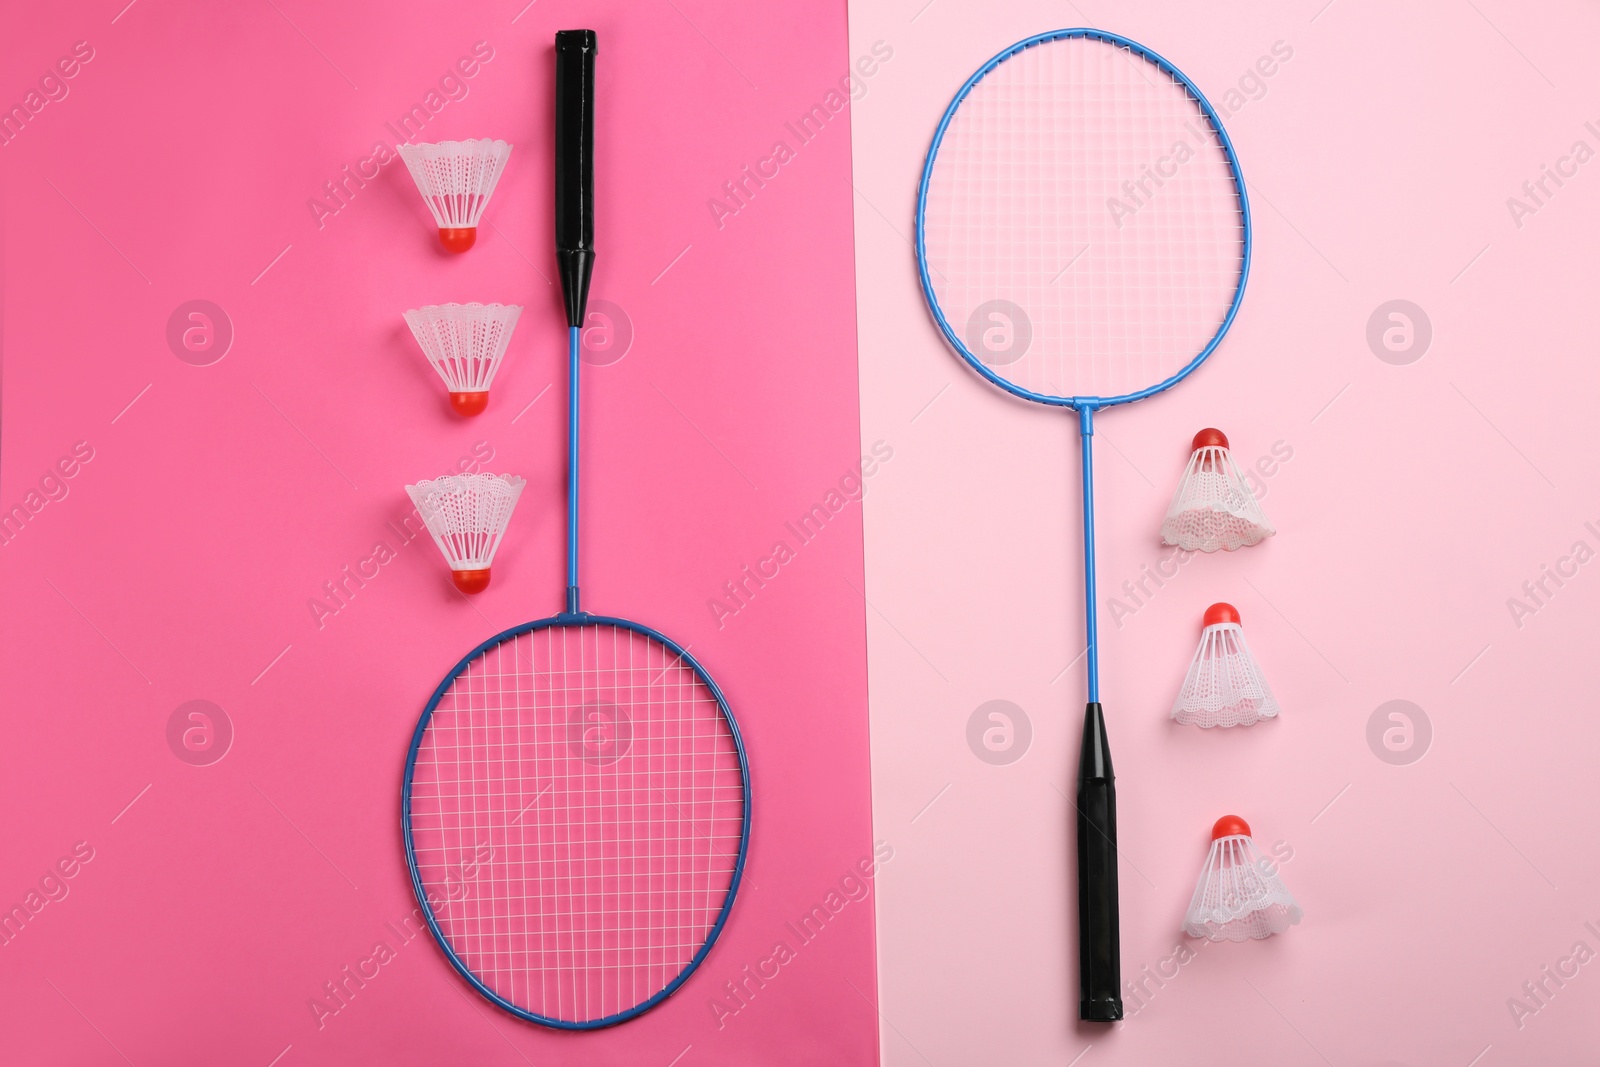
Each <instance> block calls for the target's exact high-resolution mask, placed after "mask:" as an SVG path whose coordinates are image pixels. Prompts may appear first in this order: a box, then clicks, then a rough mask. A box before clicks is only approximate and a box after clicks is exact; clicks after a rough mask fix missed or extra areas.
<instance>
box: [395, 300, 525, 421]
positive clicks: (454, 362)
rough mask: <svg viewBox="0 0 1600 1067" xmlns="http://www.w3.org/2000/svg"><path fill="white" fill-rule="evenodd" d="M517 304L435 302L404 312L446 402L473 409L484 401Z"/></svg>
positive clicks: (469, 412)
mask: <svg viewBox="0 0 1600 1067" xmlns="http://www.w3.org/2000/svg"><path fill="white" fill-rule="evenodd" d="M521 314H522V308H521V307H519V306H518V305H516V304H476V303H474V304H435V305H432V306H430V307H425V308H416V309H414V310H412V311H408V312H406V315H405V318H406V325H407V326H409V327H411V336H413V337H415V338H416V339H417V344H419V345H421V346H422V354H423V355H425V356H427V357H428V362H429V363H432V364H433V369H434V370H436V371H438V372H439V377H441V378H443V379H444V384H445V386H446V387H448V388H449V390H450V406H451V407H453V408H455V409H456V411H457V412H458V413H459V414H462V415H476V414H478V413H479V412H480V411H482V410H483V409H484V408H486V407H488V405H489V384H490V383H491V382H493V381H494V372H495V371H496V370H498V369H499V367H500V360H501V359H503V358H504V357H505V354H506V346H507V345H509V344H510V343H511V331H513V330H515V329H516V328H517V316H518V315H521Z"/></svg>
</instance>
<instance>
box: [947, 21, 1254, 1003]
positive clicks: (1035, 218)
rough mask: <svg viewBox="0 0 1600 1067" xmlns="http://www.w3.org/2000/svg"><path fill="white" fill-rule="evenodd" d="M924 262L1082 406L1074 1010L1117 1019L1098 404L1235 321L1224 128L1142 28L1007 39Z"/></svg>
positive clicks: (969, 87)
mask: <svg viewBox="0 0 1600 1067" xmlns="http://www.w3.org/2000/svg"><path fill="white" fill-rule="evenodd" d="M916 247H917V266H918V270H919V272H920V274H921V279H922V290H923V293H924V294H925V295H926V297H927V300H928V306H929V308H930V309H931V310H932V312H933V317H934V320H935V321H936V322H937V323H938V325H939V329H940V330H941V331H942V332H943V333H944V336H945V338H946V339H947V340H948V341H949V342H950V344H951V346H952V347H954V348H955V350H956V352H957V353H959V354H960V355H961V357H962V358H963V359H965V360H966V361H967V363H968V364H970V365H971V366H972V368H973V369H974V370H976V371H977V372H978V373H979V374H980V375H982V376H983V377H984V378H985V379H986V380H987V381H989V382H990V383H992V384H994V385H997V386H999V387H1000V388H1001V389H1004V390H1005V391H1006V392H1008V393H1010V394H1012V395H1013V396H1017V397H1021V398H1023V399H1025V400H1032V401H1035V402H1038V403H1041V404H1051V405H1054V406H1057V407H1064V408H1070V409H1072V410H1073V411H1076V412H1077V414H1078V428H1079V436H1080V440H1081V442H1082V447H1081V450H1080V453H1081V460H1082V469H1083V474H1082V488H1083V568H1084V619H1085V631H1086V638H1087V652H1086V659H1087V672H1088V704H1087V707H1086V708H1085V712H1084V725H1083V750H1082V756H1081V761H1080V764H1079V769H1078V789H1077V823H1078V841H1077V848H1078V955H1079V990H1080V1003H1079V1014H1080V1017H1081V1018H1083V1019H1088V1020H1098V1021H1111V1020H1116V1019H1120V1018H1122V997H1121V984H1122V979H1121V960H1120V943H1119V941H1120V938H1119V916H1118V907H1117V811H1116V789H1115V786H1114V782H1113V776H1112V771H1111V749H1110V745H1109V743H1108V741H1107V738H1106V724H1105V715H1104V712H1103V710H1102V708H1101V705H1100V659H1099V642H1098V638H1097V624H1096V617H1095V560H1094V464H1093V447H1092V446H1093V441H1094V438H1093V434H1094V417H1095V414H1096V413H1097V412H1099V411H1101V410H1102V409H1104V408H1108V407H1113V406H1115V405H1118V404H1128V403H1132V402H1133V401H1136V400H1143V399H1145V398H1147V397H1150V396H1153V395H1155V394H1156V393H1159V392H1161V391H1162V390H1165V389H1169V388H1171V387H1172V386H1174V385H1176V384H1178V383H1179V382H1181V381H1182V380H1183V379H1184V378H1186V377H1188V376H1189V374H1191V373H1192V372H1193V371H1194V369H1195V368H1196V367H1198V366H1199V365H1200V364H1201V363H1202V362H1204V361H1205V359H1206V357H1207V356H1209V355H1210V354H1211V353H1212V351H1213V350H1214V349H1215V348H1216V347H1217V344H1218V343H1219V342H1220V341H1221V340H1222V337H1223V335H1224V334H1226V333H1227V332H1228V327H1229V326H1230V325H1231V324H1232V322H1233V318H1234V315H1235V313H1236V312H1237V311H1238V309H1239V301H1240V300H1241V299H1242V297H1243V296H1244V285H1245V277H1246V275H1247V274H1248V273H1249V268H1250V212H1249V206H1248V204H1247V203H1246V200H1245V189H1244V180H1243V178H1242V177H1241V175H1240V173H1239V163H1238V160H1237V159H1235V158H1234V153H1233V146H1232V145H1231V144H1230V142H1229V141H1228V136H1227V134H1226V133H1225V132H1224V131H1223V129H1222V123H1221V121H1220V120H1219V119H1218V118H1217V115H1216V112H1215V111H1214V110H1213V109H1212V107H1211V105H1210V104H1209V103H1207V102H1206V99H1205V97H1204V96H1202V95H1201V93H1200V90H1198V89H1197V88H1195V86H1194V83H1193V82H1191V81H1190V80H1189V79H1188V78H1187V77H1185V76H1184V75H1183V74H1181V73H1180V72H1179V71H1178V70H1177V69H1176V68H1175V67H1173V66H1172V64H1170V63H1168V62H1167V61H1166V60H1165V59H1163V58H1161V57H1160V56H1158V55H1156V54H1155V53H1154V52H1152V51H1150V50H1149V49H1148V48H1145V47H1144V46H1142V45H1139V44H1136V43H1134V42H1133V41H1130V40H1128V39H1126V38H1124V37H1118V36H1116V35H1115V34H1110V33H1103V32H1101V31H1098V30H1089V29H1069V30H1058V31H1055V32H1053V33H1046V34H1040V35H1039V36H1036V37H1030V38H1028V39H1027V40H1024V41H1020V42H1018V43H1017V44H1015V45H1012V46H1011V47H1010V48H1007V49H1006V50H1005V51H1003V52H1001V53H1000V54H999V55H997V56H995V57H994V58H993V59H991V60H989V61H988V62H987V63H985V64H984V65H983V66H982V67H980V68H979V69H978V71H977V73H975V74H974V75H972V77H970V78H968V79H967V81H966V84H964V85H962V87H961V89H960V91H959V92H957V93H956V95H955V99H954V100H952V101H951V102H950V106H949V108H947V109H946V111H945V113H944V117H943V118H942V119H941V120H940V122H939V126H938V129H937V130H936V131H935V132H934V135H933V144H932V146H931V147H930V148H929V149H928V157H927V163H926V165H925V166H924V167H923V171H922V181H921V185H920V188H919V189H918V194H917V220H916Z"/></svg>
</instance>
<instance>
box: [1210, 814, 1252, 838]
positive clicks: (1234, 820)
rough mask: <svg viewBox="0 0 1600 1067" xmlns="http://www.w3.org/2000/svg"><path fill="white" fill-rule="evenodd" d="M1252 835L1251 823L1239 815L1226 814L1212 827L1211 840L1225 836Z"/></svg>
mask: <svg viewBox="0 0 1600 1067" xmlns="http://www.w3.org/2000/svg"><path fill="white" fill-rule="evenodd" d="M1240 835H1243V836H1245V837H1249V836H1250V824H1249V823H1247V822H1245V821H1244V820H1243V819H1241V818H1239V816H1237V815H1224V816H1223V817H1222V818H1220V819H1218V820H1217V822H1216V825H1214V826H1213V827H1211V840H1213V841H1216V840H1218V839H1219V838H1223V837H1238V836H1240Z"/></svg>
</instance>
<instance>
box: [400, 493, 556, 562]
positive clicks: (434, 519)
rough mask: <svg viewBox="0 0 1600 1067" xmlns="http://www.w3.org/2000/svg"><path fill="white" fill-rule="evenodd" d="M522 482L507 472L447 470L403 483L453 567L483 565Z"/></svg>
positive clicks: (495, 545)
mask: <svg viewBox="0 0 1600 1067" xmlns="http://www.w3.org/2000/svg"><path fill="white" fill-rule="evenodd" d="M526 484H527V483H526V482H525V481H524V480H523V479H521V478H518V477H517V476H516V475H513V474H447V475H445V476H444V477H442V478H432V479H424V480H423V481H420V482H418V483H417V484H416V485H408V486H406V493H407V494H409V495H410V497H411V502H412V503H414V504H416V505H417V511H418V512H420V513H421V515H422V521H423V523H424V524H425V525H426V526H427V527H428V532H429V533H430V534H432V535H433V543H434V544H436V545H438V546H439V551H440V552H441V553H443V554H444V558H445V561H446V562H447V563H449V564H450V569H451V570H453V571H481V570H486V569H488V567H489V564H491V563H493V562H494V553H495V550H496V549H497V548H499V547H500V538H501V536H502V535H503V534H504V533H505V531H506V524H507V523H509V522H510V521H511V512H512V510H513V509H515V508H516V506H517V498H518V497H520V496H521V495H522V487H523V486H524V485H526Z"/></svg>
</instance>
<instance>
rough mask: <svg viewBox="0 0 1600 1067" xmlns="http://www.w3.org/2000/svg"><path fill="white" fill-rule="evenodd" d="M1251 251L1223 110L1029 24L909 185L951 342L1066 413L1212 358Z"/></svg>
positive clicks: (1156, 72)
mask: <svg viewBox="0 0 1600 1067" xmlns="http://www.w3.org/2000/svg"><path fill="white" fill-rule="evenodd" d="M1185 120H1191V121H1190V122H1189V124H1187V125H1186V123H1185ZM1047 130H1048V131H1049V132H1052V133H1055V134H1057V137H1055V138H1047V137H1043V136H1041V134H1042V133H1044V132H1045V131H1047ZM1180 139H1182V140H1183V141H1184V143H1185V144H1186V152H1185V153H1183V154H1184V155H1185V159H1184V160H1183V161H1182V162H1177V163H1174V162H1173V160H1172V156H1173V155H1174V149H1175V147H1176V144H1177V143H1178V141H1179V140H1180ZM1063 144H1064V145H1065V148H1061V147H1059V146H1061V145H1063ZM1164 161H1165V162H1164ZM1157 167H1159V168H1160V172H1159V173H1156V174H1154V175H1153V176H1151V175H1149V174H1148V172H1149V171H1151V170H1152V169H1153V168H1157ZM1169 172H1170V173H1169ZM1158 181H1159V184H1158ZM1125 182H1126V183H1130V185H1131V191H1130V185H1125V184H1124V183H1125ZM1139 183H1142V186H1141V184H1139ZM1113 199H1115V200H1117V201H1118V202H1119V205H1120V206H1118V207H1115V208H1113V206H1112V204H1111V201H1112V200H1113ZM1250 245H1251V237H1250V205H1249V200H1248V197H1247V195H1246V192H1245V184H1244V177H1243V174H1242V173H1241V171H1240V169H1239V161H1238V158H1237V157H1236V156H1235V154H1234V150H1233V143H1232V142H1231V141H1230V140H1229V139H1228V134H1227V131H1226V130H1225V129H1224V128H1223V126H1222V121H1221V119H1220V118H1218V116H1217V113H1216V111H1215V109H1214V108H1212V106H1211V104H1210V102H1209V101H1208V100H1206V98H1205V95H1204V94H1203V93H1201V92H1200V90H1199V89H1198V88H1197V87H1196V86H1195V84H1194V83H1193V82H1192V81H1190V80H1189V78H1188V77H1187V76H1186V75H1184V74H1183V73H1182V72H1181V71H1179V70H1178V69H1177V68H1176V67H1174V66H1173V65H1172V64H1171V63H1169V62H1168V61H1167V60H1166V59H1164V58H1163V57H1162V56H1160V55H1158V54H1157V53H1155V52H1153V51H1151V50H1150V49H1148V48H1146V47H1145V46H1143V45H1141V44H1138V43H1137V42H1135V41H1131V40H1129V39H1128V38H1126V37H1121V36H1118V35H1117V34H1113V33H1106V32H1104V31H1102V30H1094V29H1086V28H1074V29H1063V30H1055V31H1051V32H1049V33H1042V34H1038V35H1036V36H1034V37H1029V38H1027V39H1025V40H1022V41H1018V42H1017V43H1016V44H1014V45H1012V46H1010V47H1009V48H1006V49H1005V50H1004V51H1002V52H1000V53H999V54H997V55H996V56H994V57H993V58H992V59H990V60H989V61H988V62H987V63H985V64H984V65H983V66H982V67H980V68H978V70H977V72H976V73H974V74H973V75H972V76H971V77H970V78H968V79H967V81H966V83H965V84H963V85H962V86H961V88H960V90H958V91H957V93H956V94H955V97H954V98H953V99H952V100H951V101H950V105H949V107H947V108H946V109H945V112H944V115H943V117H942V118H941V119H940V121H939V125H938V127H937V129H936V130H935V132H934V135H933V142H932V144H931V145H930V146H929V148H928V155H927V160H926V162H925V164H924V166H923V170H922V179H921V182H920V184H919V186H918V190H917V212H916V252H917V270H918V274H919V276H920V279H921V283H922V291H923V295H924V296H925V297H926V299H927V302H928V307H929V309H930V310H931V311H932V313H933V317H934V320H935V322H937V323H938V326H939V329H940V331H941V332H942V333H943V334H944V336H945V338H946V340H948V341H949V343H950V345H951V347H953V348H954V349H955V350H956V352H957V353H958V354H959V355H960V356H961V357H962V358H963V359H964V360H966V362H967V363H968V364H970V365H971V366H972V368H973V369H974V370H976V371H977V372H978V373H979V374H980V375H982V376H983V377H984V378H985V379H987V380H988V381H990V382H991V383H993V384H994V385H996V386H999V387H1000V388H1001V389H1004V390H1005V391H1007V392H1008V393H1011V394H1013V395H1015V396H1019V397H1022V398H1023V399H1026V400H1032V401H1035V402H1037V403H1041V404H1050V405H1055V406H1059V407H1068V408H1073V409H1075V410H1082V409H1090V410H1092V409H1098V408H1102V407H1109V406H1111V405H1114V404H1126V403H1131V402H1132V401H1136V400H1143V399H1144V398H1146V397H1148V396H1152V395H1154V394H1156V393H1159V392H1161V391H1162V390H1165V389H1169V388H1171V387H1172V386H1174V385H1176V384H1177V383H1178V382H1180V381H1182V380H1183V379H1184V378H1186V377H1188V376H1189V375H1190V374H1191V373H1193V371H1194V370H1195V368H1197V367H1198V366H1200V364H1201V363H1203V362H1205V360H1206V357H1208V356H1209V355H1211V353H1212V352H1213V351H1214V350H1215V349H1216V347H1217V345H1218V344H1219V343H1221V341H1222V338H1223V337H1224V335H1226V334H1227V332H1228V329H1229V327H1230V326H1232V324H1233V319H1234V316H1235V315H1236V314H1237V312H1238V309H1239V304H1240V302H1241V301H1242V300H1243V298H1244V289H1245V281H1246V279H1247V278H1248V276H1249V273H1250ZM1030 304H1031V305H1032V308H1031V309H1030V308H1029V305H1030ZM1019 311H1020V315H1019V314H1018V312H1019ZM991 328H992V329H998V330H999V331H1000V334H1001V337H1002V338H1006V339H1007V344H1006V347H1005V349H1004V350H1003V351H999V352H994V351H991V350H990V349H989V348H988V346H987V345H986V344H985V343H984V339H985V338H986V337H987V336H988V333H989V331H990V329H991ZM1019 348H1020V349H1021V351H1020V352H1019V351H1018V349H1019Z"/></svg>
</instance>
